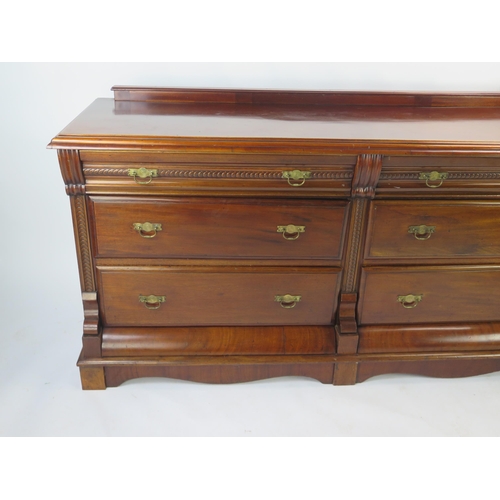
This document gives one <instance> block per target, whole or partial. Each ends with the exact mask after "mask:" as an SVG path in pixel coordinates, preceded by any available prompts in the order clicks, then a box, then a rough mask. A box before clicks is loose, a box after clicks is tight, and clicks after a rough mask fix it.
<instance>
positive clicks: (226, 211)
mask: <svg viewBox="0 0 500 500" xmlns="http://www.w3.org/2000/svg"><path fill="white" fill-rule="evenodd" d="M92 200H93V203H94V209H93V210H94V216H95V225H96V232H97V242H98V243H97V255H98V256H102V257H149V258H151V257H163V258H168V257H177V258H214V257H218V258H243V257H245V258H281V259H297V258H329V259H333V260H340V257H341V250H342V244H343V231H344V225H345V224H344V220H345V218H346V206H347V203H346V202H345V201H344V202H324V201H321V200H318V201H312V200H297V201H294V202H293V203H292V202H287V201H282V202H281V201H280V202H278V201H272V200H269V201H267V200H252V199H250V200H248V199H247V200H232V199H221V198H218V199H215V200H211V199H208V200H207V199H196V198H194V199H193V198H177V199H175V198H173V199H165V198H149V199H148V198H142V199H140V198H115V197H112V198H111V197H108V198H104V197H101V198H93V199H92ZM146 221H149V222H151V223H159V224H161V225H162V230H161V231H158V232H157V233H156V235H154V234H153V236H154V237H153V238H144V237H141V235H140V234H139V232H138V231H136V230H134V228H133V223H134V222H140V223H144V222H146ZM288 224H294V225H296V226H303V227H305V232H304V233H298V238H297V239H295V240H293V241H292V240H286V239H285V238H284V236H283V234H284V233H279V232H278V231H277V228H278V226H287V225H288ZM149 236H151V235H149ZM287 237H289V238H290V237H295V235H288V236H287Z"/></svg>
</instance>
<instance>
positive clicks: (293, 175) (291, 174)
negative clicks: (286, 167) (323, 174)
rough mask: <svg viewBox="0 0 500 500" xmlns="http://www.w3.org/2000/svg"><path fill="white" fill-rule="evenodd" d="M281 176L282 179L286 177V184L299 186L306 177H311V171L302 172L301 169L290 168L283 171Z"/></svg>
mask: <svg viewBox="0 0 500 500" xmlns="http://www.w3.org/2000/svg"><path fill="white" fill-rule="evenodd" d="M281 177H282V179H287V180H288V184H290V186H293V187H300V186H303V185H304V182H306V179H310V178H311V172H303V171H301V170H290V171H285V172H283V173H282V175H281ZM291 181H294V182H291Z"/></svg>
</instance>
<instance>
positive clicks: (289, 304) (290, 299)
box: [274, 293, 302, 309]
mask: <svg viewBox="0 0 500 500" xmlns="http://www.w3.org/2000/svg"><path fill="white" fill-rule="evenodd" d="M301 298H302V296H301V295H290V294H288V293H287V294H286V295H275V297H274V300H275V302H279V303H280V306H281V307H283V308H284V309H292V308H293V307H295V305H296V304H297V302H300V299H301Z"/></svg>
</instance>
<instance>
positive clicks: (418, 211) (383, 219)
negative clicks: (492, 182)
mask: <svg viewBox="0 0 500 500" xmlns="http://www.w3.org/2000/svg"><path fill="white" fill-rule="evenodd" d="M499 219H500V204H499V203H493V202H478V201H470V202H464V201H423V200H422V201H420V200H419V201H402V200H401V201H382V200H380V201H378V200H377V201H375V202H374V203H373V205H372V207H371V210H370V219H369V222H368V227H369V231H368V243H367V245H366V255H365V258H366V259H367V260H381V259H387V260H389V261H393V260H394V259H397V260H398V261H400V262H401V261H407V262H415V261H418V262H419V263H422V262H425V261H428V260H429V259H433V258H441V259H444V258H446V259H449V260H452V259H454V260H457V261H458V260H463V259H464V258H467V257H469V258H471V257H485V258H486V257H489V258H498V257H500V225H499V224H498V221H499ZM421 224H424V225H427V226H433V227H434V228H435V231H434V232H433V233H432V234H430V237H429V238H428V239H426V240H418V239H416V238H415V235H414V234H411V233H409V232H408V228H409V227H410V226H419V225H421ZM421 237H422V236H421Z"/></svg>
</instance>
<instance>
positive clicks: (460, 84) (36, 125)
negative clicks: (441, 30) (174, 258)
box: [0, 63, 500, 436]
mask: <svg viewBox="0 0 500 500" xmlns="http://www.w3.org/2000/svg"><path fill="white" fill-rule="evenodd" d="M114 84H122V85H125V84H130V85H149V86H153V85H157V86H187V87H226V88H227V87H233V88H283V89H285V88H286V89H321V90H350V89H355V90H440V91H447V90H451V91H477V92H500V64H497V63H493V64H483V63H467V64H465V63H457V64H451V63H450V64H443V63H421V64H418V63H403V64H400V63H383V64H380V63H255V64H253V63H214V64H210V63H112V64H111V63H88V64H86V63H69V64H66V63H58V64H42V63H35V64H29V63H28V64H25V63H22V64H21V63H17V64H16V63H13V64H2V65H0V105H1V106H0V109H1V113H2V118H1V120H0V127H1V134H0V137H1V141H2V144H1V147H0V155H1V156H0V158H1V163H0V165H1V172H2V176H1V179H0V214H1V216H2V225H3V228H2V231H1V235H0V242H1V247H0V248H1V259H0V272H1V275H0V277H1V280H0V322H1V327H2V328H1V336H0V398H1V399H0V401H1V404H0V435H4V436H8V435H18V436H19V435H21V436H32V435H35V436H37V435H49V436H55V435H69V436H74V435H96V436H101V435H103V436H111V435H121V436H124V435H151V436H175V435H178V436H209V435H216V436H226V435H227V436H256V435H257V436H265V435H268V436H340V435H345V436H353V435H358V436H363V435H373V436H392V435H394V436H398V435H399V436H401V435H402V436H405V435H408V436H409V435H436V436H445V435H446V436H448V435H452V436H457V435H498V434H499V433H500V421H499V419H498V415H499V414H500V400H499V399H498V397H497V395H498V387H499V384H500V373H497V374H489V375H484V376H479V377H473V378H465V379H457V380H440V379H427V378H424V377H416V376H404V375H398V376H393V375H387V376H380V377H376V378H373V379H371V380H369V381H367V382H365V383H363V384H360V385H357V386H353V387H333V386H332V387H330V386H328V385H326V386H325V385H322V384H320V383H319V382H316V381H313V380H308V379H301V378H282V379H275V380H268V381H256V382H251V383H246V384H237V385H230V386H210V385H204V384H194V383H190V382H185V381H174V380H168V379H163V380H160V379H149V380H148V379H143V380H136V381H130V382H127V383H126V384H124V385H122V386H121V387H120V388H117V389H108V390H106V391H100V392H90V391H89V392H82V391H81V390H80V382H79V375H78V370H77V368H76V366H75V362H76V359H77V356H78V354H79V351H80V347H81V322H82V317H83V313H82V307H81V301H80V292H79V285H78V270H77V263H76V256H75V248H74V241H73V233H72V224H71V216H70V209H69V200H68V198H67V196H66V194H65V191H64V185H63V181H62V178H61V176H60V172H59V167H58V163H57V158H56V152H55V151H53V150H47V149H46V145H47V144H48V142H49V141H50V140H51V138H52V137H53V136H55V135H56V134H57V133H58V132H59V131H60V130H61V129H62V128H63V127H64V126H65V125H66V124H67V123H68V122H69V121H70V120H72V119H73V118H74V117H75V116H76V115H77V114H78V113H80V112H81V111H82V110H83V109H84V108H85V107H86V106H88V105H89V104H90V103H91V102H92V101H93V100H94V99H95V98H97V97H112V93H111V92H110V90H109V89H110V87H111V86H112V85H114ZM499 136H500V131H499Z"/></svg>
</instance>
